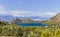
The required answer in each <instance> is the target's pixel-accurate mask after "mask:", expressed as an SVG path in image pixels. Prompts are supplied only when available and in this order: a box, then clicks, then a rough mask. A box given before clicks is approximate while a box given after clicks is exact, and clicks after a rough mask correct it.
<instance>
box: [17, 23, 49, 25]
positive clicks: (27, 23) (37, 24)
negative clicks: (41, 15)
mask: <svg viewBox="0 0 60 37" xmlns="http://www.w3.org/2000/svg"><path fill="white" fill-rule="evenodd" d="M18 25H20V26H48V24H42V23H20V24H18Z"/></svg>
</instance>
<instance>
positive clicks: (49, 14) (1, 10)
mask: <svg viewBox="0 0 60 37" xmlns="http://www.w3.org/2000/svg"><path fill="white" fill-rule="evenodd" d="M56 14H57V12H43V13H42V12H32V11H19V10H9V11H8V10H7V9H6V8H5V6H4V5H0V15H3V16H5V15H11V16H14V17H15V16H17V17H20V16H21V17H30V16H39V17H43V18H47V17H52V16H54V15H56Z"/></svg>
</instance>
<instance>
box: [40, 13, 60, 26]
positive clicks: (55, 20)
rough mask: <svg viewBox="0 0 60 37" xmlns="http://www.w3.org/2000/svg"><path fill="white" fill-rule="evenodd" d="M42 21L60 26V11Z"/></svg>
mask: <svg viewBox="0 0 60 37" xmlns="http://www.w3.org/2000/svg"><path fill="white" fill-rule="evenodd" d="M41 22H42V23H46V24H50V26H52V25H53V26H56V27H60V13H58V14H57V15H55V16H53V17H52V18H50V19H49V20H45V21H41Z"/></svg>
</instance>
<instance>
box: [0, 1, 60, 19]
mask: <svg viewBox="0 0 60 37" xmlns="http://www.w3.org/2000/svg"><path fill="white" fill-rule="evenodd" d="M58 12H60V0H0V15H12V16H18V17H19V16H22V17H26V16H40V17H44V18H47V17H48V18H49V17H52V16H54V15H56V13H58Z"/></svg>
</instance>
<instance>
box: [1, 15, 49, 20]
mask: <svg viewBox="0 0 60 37" xmlns="http://www.w3.org/2000/svg"><path fill="white" fill-rule="evenodd" d="M14 18H19V19H25V18H30V19H32V20H47V19H48V18H49V17H47V18H45V17H40V16H29V17H22V16H20V17H17V16H15V17H14V16H10V15H6V16H4V15H0V20H5V21H10V20H12V19H14Z"/></svg>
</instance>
